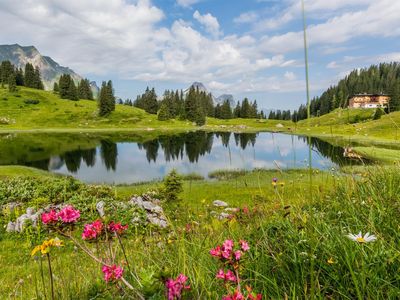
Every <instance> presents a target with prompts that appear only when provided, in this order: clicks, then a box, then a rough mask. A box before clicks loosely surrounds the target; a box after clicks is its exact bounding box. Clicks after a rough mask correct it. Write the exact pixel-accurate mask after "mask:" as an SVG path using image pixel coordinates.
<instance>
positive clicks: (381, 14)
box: [262, 0, 400, 53]
mask: <svg viewBox="0 0 400 300" xmlns="http://www.w3.org/2000/svg"><path fill="white" fill-rule="evenodd" d="M360 2H362V1H361V0H360ZM365 2H366V1H365ZM399 13H400V2H399V1H391V0H381V1H375V2H373V3H372V4H370V5H369V6H368V7H367V8H364V9H361V10H355V11H352V12H345V13H343V14H341V15H338V16H335V17H332V18H330V19H328V20H327V21H325V22H323V23H320V24H315V25H310V26H309V27H308V32H307V33H308V42H309V45H317V44H321V45H336V44H342V43H345V42H347V41H349V40H351V39H353V38H356V37H370V38H372V37H395V36H399V35H400V18H398V15H399ZM302 39H303V32H302V31H296V32H287V33H284V34H281V35H275V36H264V38H263V39H262V47H263V49H264V50H266V51H270V52H272V53H286V52H290V51H295V50H299V49H301V48H302V47H303V40H302Z"/></svg>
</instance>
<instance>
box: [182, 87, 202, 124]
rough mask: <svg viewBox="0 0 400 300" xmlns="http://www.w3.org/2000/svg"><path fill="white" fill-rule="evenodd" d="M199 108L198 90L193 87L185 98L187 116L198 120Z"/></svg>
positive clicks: (194, 120) (192, 120)
mask: <svg viewBox="0 0 400 300" xmlns="http://www.w3.org/2000/svg"><path fill="white" fill-rule="evenodd" d="M198 109H199V107H198V104H197V99H196V90H195V89H194V87H191V88H190V89H189V92H188V93H187V95H186V99H185V118H186V119H187V120H189V121H191V122H196V117H197V114H198Z"/></svg>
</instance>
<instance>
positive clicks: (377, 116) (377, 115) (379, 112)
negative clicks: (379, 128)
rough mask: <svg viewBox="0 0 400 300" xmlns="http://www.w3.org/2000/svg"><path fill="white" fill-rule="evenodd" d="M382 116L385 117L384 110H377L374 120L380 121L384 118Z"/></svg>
mask: <svg viewBox="0 0 400 300" xmlns="http://www.w3.org/2000/svg"><path fill="white" fill-rule="evenodd" d="M382 115H383V110H382V108H379V107H378V108H377V109H376V110H375V114H374V120H379V119H380V118H381V117H382Z"/></svg>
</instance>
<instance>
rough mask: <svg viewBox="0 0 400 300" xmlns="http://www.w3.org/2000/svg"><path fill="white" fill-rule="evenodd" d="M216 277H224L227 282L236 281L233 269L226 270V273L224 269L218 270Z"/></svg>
mask: <svg viewBox="0 0 400 300" xmlns="http://www.w3.org/2000/svg"><path fill="white" fill-rule="evenodd" d="M216 278H219V279H223V280H224V281H225V282H227V281H233V282H235V281H236V276H235V274H234V273H233V272H232V271H231V270H228V271H226V273H225V272H224V270H222V269H220V270H218V273H217V276H216Z"/></svg>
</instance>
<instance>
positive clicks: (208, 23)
mask: <svg viewBox="0 0 400 300" xmlns="http://www.w3.org/2000/svg"><path fill="white" fill-rule="evenodd" d="M193 18H195V19H196V20H197V21H198V22H199V23H200V24H201V25H203V27H204V28H205V30H206V31H207V32H208V33H210V34H211V35H212V36H213V37H214V38H217V37H218V36H220V35H221V32H220V29H219V23H218V20H217V18H216V17H214V16H213V15H211V14H210V13H207V14H205V15H201V14H200V13H199V11H198V10H196V11H195V12H194V14H193Z"/></svg>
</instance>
